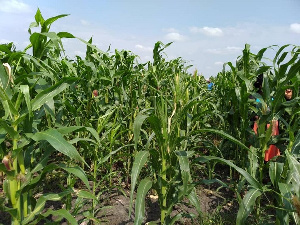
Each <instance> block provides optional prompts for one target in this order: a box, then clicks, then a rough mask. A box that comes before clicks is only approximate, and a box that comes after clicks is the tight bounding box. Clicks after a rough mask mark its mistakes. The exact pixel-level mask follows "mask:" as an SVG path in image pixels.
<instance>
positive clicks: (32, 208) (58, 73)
mask: <svg viewBox="0 0 300 225" xmlns="http://www.w3.org/2000/svg"><path fill="white" fill-rule="evenodd" d="M64 16H66V15H60V16H56V17H52V18H49V19H46V20H45V19H44V18H43V17H42V14H41V12H40V11H39V10H38V11H37V13H36V15H35V22H33V23H32V24H31V25H30V28H29V34H30V45H29V46H28V47H27V48H26V49H25V50H24V51H18V50H16V49H15V47H14V44H13V43H8V44H2V45H0V100H1V105H0V157H1V159H2V163H0V173H1V180H2V179H3V192H1V193H2V195H1V196H0V201H1V211H6V212H8V213H9V214H10V216H11V221H12V222H11V224H14V225H17V224H37V223H38V222H39V221H41V222H42V223H43V224H55V221H52V220H50V219H49V218H50V217H49V215H51V214H52V215H55V216H56V217H55V218H56V222H57V223H58V224H59V223H60V221H61V220H62V218H66V219H67V220H68V222H69V223H70V224H78V221H77V219H76V218H75V217H76V216H78V215H79V214H80V215H83V218H81V221H83V220H85V221H89V223H94V224H99V223H101V221H99V219H98V218H97V216H96V215H97V212H98V211H99V210H101V208H100V207H99V204H100V203H101V199H102V198H101V197H103V193H105V192H108V191H111V190H119V191H120V192H123V191H124V190H125V189H130V190H131V191H130V199H131V203H132V204H131V205H133V202H135V207H134V210H135V213H134V215H135V224H141V223H144V222H145V221H144V218H145V199H146V198H147V196H148V195H149V193H151V194H153V195H155V196H158V202H159V206H160V222H161V224H174V223H176V221H180V219H181V218H182V217H190V218H193V217H194V219H195V220H197V221H198V222H199V223H200V224H201V223H202V222H203V223H204V222H205V217H204V215H203V213H201V208H200V202H201V198H199V196H198V195H197V191H196V190H197V188H199V187H200V186H201V185H203V184H205V183H206V184H208V183H209V184H212V183H214V182H216V183H218V185H220V187H226V188H229V189H231V190H232V191H233V192H234V193H235V195H236V196H237V197H236V199H235V200H236V201H237V203H238V204H239V209H238V212H237V217H236V224H245V223H246V221H247V220H248V221H249V220H251V222H252V223H253V222H254V223H256V224H259V223H262V224H266V223H267V221H271V223H276V224H293V223H294V224H299V223H300V222H299V218H300V201H299V199H300V185H299V184H300V162H299V159H300V152H299V151H300V145H299V143H300V132H299V123H300V120H299V112H300V111H299V110H300V106H299V83H300V57H299V53H300V48H299V47H298V46H293V45H285V46H282V47H277V46H272V47H268V48H264V49H262V50H260V51H259V52H258V53H257V54H253V53H251V51H250V46H249V45H245V49H244V50H243V52H242V54H241V56H240V57H238V59H237V61H236V63H230V62H229V63H227V64H225V65H224V70H223V71H222V72H220V73H218V75H217V76H215V77H212V78H211V81H212V82H213V83H214V86H213V88H212V90H208V89H207V82H206V80H205V78H204V77H203V76H202V75H199V74H198V73H197V71H195V72H194V73H193V74H189V72H188V68H189V67H188V66H186V63H185V62H184V60H183V59H181V58H177V59H174V60H169V61H168V60H167V59H166V58H164V57H163V52H164V50H165V48H167V47H168V45H170V43H169V44H166V45H165V44H163V43H161V42H157V43H156V44H155V46H154V49H153V60H152V61H151V62H150V61H149V62H147V63H139V62H138V57H137V56H136V55H134V54H133V53H132V52H130V51H126V50H122V51H118V50H115V51H114V52H113V53H111V52H103V51H101V50H100V49H98V48H97V47H96V46H95V45H93V44H92V39H90V40H89V41H88V42H85V41H83V40H81V39H80V38H78V41H83V42H84V43H85V44H86V46H87V50H86V56H85V58H81V57H79V56H77V57H76V58H75V59H70V58H68V57H67V56H66V55H65V52H64V49H63V44H62V41H61V40H62V39H63V38H76V37H74V36H73V35H72V34H70V33H67V32H59V33H54V32H51V31H50V26H51V24H52V23H53V22H55V21H56V20H57V19H59V18H61V17H64ZM33 28H34V29H37V28H39V29H40V31H39V32H32V29H33ZM266 51H273V52H274V58H273V59H271V60H266V59H264V57H263V56H264V54H265V52H266ZM266 62H267V63H266ZM260 74H263V83H262V84H263V85H262V92H261V93H258V92H257V90H256V89H255V86H254V84H255V82H256V79H257V76H258V75H260ZM286 89H291V90H292V92H293V95H292V99H290V100H289V101H286V99H285V98H284V93H285V90H286ZM253 97H254V98H255V99H259V101H255V99H253ZM254 114H255V115H257V116H259V120H257V121H256V122H257V126H258V129H257V133H256V134H255V132H254V131H253V130H252V128H251V126H252V125H253V120H251V118H252V117H253V115H254ZM273 121H280V123H279V126H280V127H279V128H280V134H279V135H272V129H273V128H274V126H275V125H274V122H273ZM267 124H271V125H270V126H269V128H267ZM271 144H272V145H276V146H277V147H278V148H279V149H280V152H281V154H280V156H277V157H274V158H272V159H271V160H270V161H268V162H265V161H264V156H265V152H266V151H267V149H268V148H269V146H270V145H271ZM222 164H223V165H226V166H223V167H226V168H230V170H228V171H230V172H228V174H225V176H226V177H224V175H223V177H222V176H221V175H220V174H218V170H216V168H217V167H218V166H221V165H222ZM200 173H201V174H205V176H204V177H203V179H202V177H199V174H200ZM225 178H229V179H225ZM49 185H50V187H49ZM54 190H55V191H54ZM38 193H39V194H38ZM135 193H136V195H135ZM74 197H76V198H77V200H76V202H75V204H74V203H72V199H73V198H74ZM232 198H233V197H232ZM47 201H61V202H63V203H64V208H62V209H59V210H53V209H48V208H47V207H45V205H46V202H47ZM183 201H185V202H186V201H188V202H189V204H191V205H193V206H194V207H195V208H196V210H197V211H198V215H197V216H196V215H192V214H190V215H188V214H186V213H179V214H176V215H175V216H174V215H173V214H171V212H172V209H173V208H174V206H175V205H177V204H179V203H181V202H183ZM84 204H87V205H88V206H89V207H88V208H85V211H84V212H82V211H80V210H81V208H82V206H83V205H84ZM268 210H269V211H268ZM269 212H271V213H272V214H271V215H268V217H267V218H266V217H265V214H266V213H269ZM250 217H251V218H250Z"/></svg>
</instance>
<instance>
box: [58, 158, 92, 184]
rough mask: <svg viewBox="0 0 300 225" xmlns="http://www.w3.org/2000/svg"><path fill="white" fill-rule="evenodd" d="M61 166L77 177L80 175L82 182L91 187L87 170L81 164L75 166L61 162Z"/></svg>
mask: <svg viewBox="0 0 300 225" xmlns="http://www.w3.org/2000/svg"><path fill="white" fill-rule="evenodd" d="M59 167H60V168H62V169H64V170H65V171H67V172H68V173H72V174H73V175H75V176H76V177H78V178H79V179H80V180H82V182H83V183H84V184H85V186H86V187H87V188H88V189H90V188H91V187H90V184H89V181H88V179H87V177H86V174H85V172H84V171H83V169H82V168H81V167H79V166H74V167H67V166H66V165H65V164H59Z"/></svg>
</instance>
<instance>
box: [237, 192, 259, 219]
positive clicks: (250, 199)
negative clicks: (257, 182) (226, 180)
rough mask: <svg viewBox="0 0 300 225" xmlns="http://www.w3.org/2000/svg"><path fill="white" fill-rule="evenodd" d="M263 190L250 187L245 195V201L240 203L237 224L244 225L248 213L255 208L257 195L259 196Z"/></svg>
mask: <svg viewBox="0 0 300 225" xmlns="http://www.w3.org/2000/svg"><path fill="white" fill-rule="evenodd" d="M261 194H262V192H261V191H260V190H258V189H250V190H249V191H248V192H247V194H246V195H245V197H244V199H243V201H242V202H241V203H240V208H239V211H238V214H237V218H236V224H237V225H244V224H245V221H246V219H247V217H248V215H249V214H250V213H251V211H252V210H253V206H254V205H255V201H256V199H257V197H259V196H260V195H261Z"/></svg>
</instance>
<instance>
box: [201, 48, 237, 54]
mask: <svg viewBox="0 0 300 225" xmlns="http://www.w3.org/2000/svg"><path fill="white" fill-rule="evenodd" d="M242 50H243V48H240V47H235V46H227V47H225V48H209V49H206V50H205V52H208V53H211V54H216V55H228V54H237V53H240V52H242Z"/></svg>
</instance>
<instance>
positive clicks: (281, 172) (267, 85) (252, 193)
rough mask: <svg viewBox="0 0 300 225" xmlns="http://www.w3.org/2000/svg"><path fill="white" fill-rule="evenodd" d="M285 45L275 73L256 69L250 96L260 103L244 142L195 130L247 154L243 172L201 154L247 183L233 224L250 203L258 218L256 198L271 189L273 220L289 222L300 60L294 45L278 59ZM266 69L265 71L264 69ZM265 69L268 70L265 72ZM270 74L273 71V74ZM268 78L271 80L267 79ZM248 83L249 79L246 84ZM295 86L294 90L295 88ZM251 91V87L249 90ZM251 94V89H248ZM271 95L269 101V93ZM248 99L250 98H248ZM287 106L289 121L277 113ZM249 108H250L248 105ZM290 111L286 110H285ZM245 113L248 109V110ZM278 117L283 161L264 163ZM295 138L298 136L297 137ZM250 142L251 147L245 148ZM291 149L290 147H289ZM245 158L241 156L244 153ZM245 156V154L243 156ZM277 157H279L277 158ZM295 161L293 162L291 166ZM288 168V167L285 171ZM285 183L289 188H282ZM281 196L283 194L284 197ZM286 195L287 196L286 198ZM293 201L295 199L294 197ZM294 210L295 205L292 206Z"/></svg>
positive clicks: (239, 220) (293, 190)
mask: <svg viewBox="0 0 300 225" xmlns="http://www.w3.org/2000/svg"><path fill="white" fill-rule="evenodd" d="M285 47H287V46H283V47H282V48H280V49H279V51H278V52H277V54H276V56H275V59H274V61H275V62H276V67H275V68H274V71H275V73H271V72H270V71H269V68H270V67H267V66H263V68H260V67H259V68H258V72H256V73H260V72H261V71H265V73H264V76H263V91H262V93H261V94H257V93H255V92H252V95H253V96H255V97H256V98H259V99H260V101H261V103H259V104H257V105H258V106H259V107H256V108H255V109H254V110H255V112H256V113H257V114H258V115H259V120H258V121H257V123H258V132H257V133H258V134H257V135H252V139H251V138H250V139H249V142H246V141H245V140H244V139H243V138H242V139H241V141H239V140H238V139H236V138H234V137H232V136H231V135H229V134H227V133H225V132H223V131H218V130H214V129H202V130H199V131H198V132H213V133H217V134H219V135H221V136H223V137H224V138H226V139H229V140H230V141H232V142H233V143H235V144H237V145H238V146H240V147H241V148H243V149H245V150H246V153H247V155H248V167H247V171H246V170H244V169H243V168H241V167H238V166H237V165H236V164H234V163H232V162H230V161H228V160H225V159H221V158H216V157H205V159H206V160H219V161H222V162H224V163H226V164H228V165H229V166H231V167H233V168H234V169H236V170H237V171H238V172H239V173H240V174H241V175H242V178H243V179H246V180H247V182H248V184H249V185H250V186H249V188H248V191H247V193H246V195H245V196H244V198H243V200H241V198H240V200H239V202H240V209H239V212H238V215H237V224H243V223H244V222H245V220H246V218H247V216H248V215H249V214H250V212H252V210H253V208H254V206H256V216H257V218H259V217H260V201H261V197H262V196H263V194H265V193H266V192H275V193H276V194H277V196H276V199H275V207H277V208H276V209H277V214H276V221H277V223H280V224H288V223H289V216H288V215H289V214H291V213H292V212H293V209H292V208H293V207H292V205H293V204H292V203H291V196H296V197H295V198H294V199H298V197H297V196H298V194H299V193H298V189H297V188H295V187H294V186H293V187H292V185H293V184H294V183H295V180H293V179H296V180H297V175H295V176H296V178H291V177H290V175H288V174H295V173H297V172H298V169H297V167H298V166H297V165H298V164H297V160H296V158H295V157H296V155H294V156H293V155H292V154H291V152H294V153H296V152H297V150H296V149H298V147H297V146H298V145H299V143H298V142H299V139H298V138H295V136H296V134H297V132H298V130H299V97H298V95H299V93H298V91H299V90H298V87H299V69H300V67H299V66H300V64H299V63H300V61H299V57H298V54H299V53H298V48H294V49H293V50H292V52H291V59H289V60H287V62H285V63H284V64H281V62H282V61H283V60H284V59H285V57H286V56H287V53H283V54H282V55H280V53H281V52H282V50H283V49H284V48H285ZM266 68H268V70H266ZM267 71H269V72H267ZM273 74H276V75H275V76H273ZM270 77H272V78H273V79H271V78H270ZM250 84H251V82H249V85H250ZM295 87H296V89H295ZM287 88H293V89H294V90H295V91H294V97H293V100H291V101H289V102H286V101H285V100H283V99H284V98H283V95H284V90H285V89H287ZM250 90H251V89H250ZM250 93H251V92H250ZM272 95H273V96H274V97H273V99H274V100H272V98H271V96H272ZM249 101H251V100H249ZM288 108H293V111H294V112H295V113H294V114H293V115H291V119H289V121H290V123H287V122H286V121H285V120H284V119H283V118H282V117H281V115H282V114H283V112H284V111H285V110H288ZM252 109H253V107H252ZM288 111H290V110H288ZM248 113H249V112H248ZM277 119H279V120H281V121H282V122H283V123H284V124H285V129H287V132H286V133H288V134H289V137H288V144H287V145H286V146H285V147H284V146H283V147H284V148H283V147H282V146H281V147H280V146H279V145H278V147H280V148H281V151H284V152H283V163H282V162H280V161H279V162H268V163H266V164H265V163H264V158H265V152H266V151H267V149H268V146H269V145H270V144H276V143H277V142H278V137H272V135H271V134H272V126H274V125H273V122H272V121H274V120H277ZM267 123H270V124H271V125H270V127H269V128H266V127H267ZM297 137H298V136H297ZM249 144H251V147H248V146H249ZM292 149H293V150H292ZM244 157H245V155H244ZM245 158H246V157H245ZM278 160H280V159H278ZM295 164H296V165H295ZM268 168H269V174H270V178H271V181H272V184H273V187H270V186H269V185H268V184H264V181H263V178H264V177H265V176H266V172H267V169H268ZM289 168H290V170H289ZM286 185H288V186H289V188H290V189H285V190H284V187H286ZM284 196H285V197H284ZM287 196H288V198H287ZM283 201H287V202H290V203H289V204H288V205H289V209H287V208H285V210H284V209H282V208H281V206H282V204H283ZM295 201H296V200H295ZM295 208H296V209H297V206H295ZM292 215H293V218H294V221H295V222H296V223H297V221H298V218H297V217H296V214H295V213H292Z"/></svg>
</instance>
